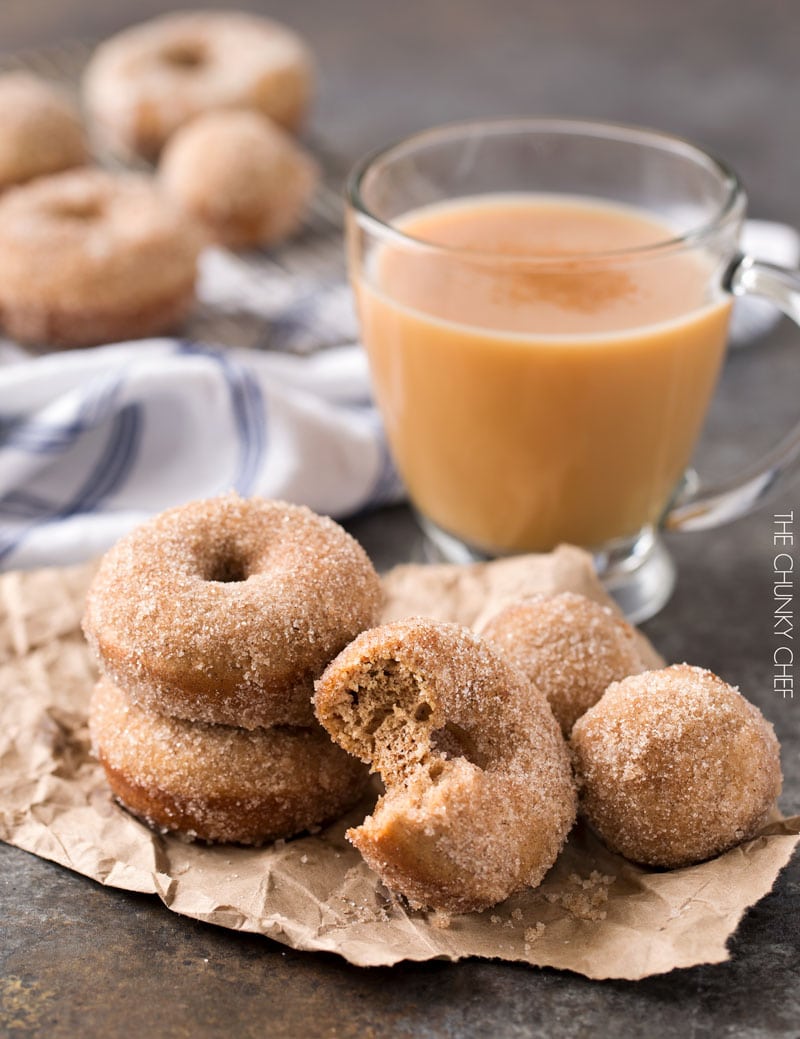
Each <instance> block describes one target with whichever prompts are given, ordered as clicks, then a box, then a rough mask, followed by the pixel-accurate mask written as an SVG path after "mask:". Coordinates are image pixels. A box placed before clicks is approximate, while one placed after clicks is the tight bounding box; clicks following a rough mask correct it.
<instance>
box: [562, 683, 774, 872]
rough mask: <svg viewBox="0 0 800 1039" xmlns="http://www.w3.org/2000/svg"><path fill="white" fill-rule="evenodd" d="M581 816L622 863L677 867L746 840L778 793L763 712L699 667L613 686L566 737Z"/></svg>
mask: <svg viewBox="0 0 800 1039" xmlns="http://www.w3.org/2000/svg"><path fill="white" fill-rule="evenodd" d="M571 742H572V749H573V752H574V755H575V763H576V768H577V772H578V781H579V787H580V792H581V807H582V810H583V812H584V813H585V815H586V817H587V819H588V820H589V822H590V823H591V824H592V826H593V827H594V829H595V830H596V831H597V832H598V834H599V835H600V836H601V837H602V839H603V840H604V841H605V843H606V844H607V845H608V846H609V847H610V848H611V849H612V850H613V851H617V852H619V853H620V854H622V855H625V856H626V858H629V859H632V860H634V861H636V862H642V863H646V864H648V865H651V866H666V867H670V868H671V867H676V866H685V865H689V864H691V863H693V862H700V861H702V860H703V859H708V858H710V857H711V856H712V855H719V854H720V853H721V852H723V851H727V850H728V849H729V848H732V847H733V846H734V845H736V844H739V843H740V842H741V841H744V840H747V839H748V838H750V837H752V836H753V835H754V834H755V833H756V831H757V830H758V828H759V827H760V826H761V825H762V824H763V823H764V822H765V821H766V818H767V815H768V813H769V811H770V809H771V808H772V806H773V805H774V803H775V799H776V798H777V796H778V794H779V793H780V790H781V780H782V777H781V768H780V753H779V747H778V741H777V739H776V738H775V732H774V730H773V728H772V726H771V725H770V724H769V723H768V722H767V721H766V720H765V719H764V717H763V715H762V714H761V712H760V711H759V710H758V708H757V707H756V706H755V705H754V704H751V703H749V702H748V701H747V700H745V698H744V697H743V696H742V695H741V693H740V692H739V690H738V689H735V688H733V687H732V686H729V685H727V684H726V683H725V682H723V681H722V679H721V678H718V677H717V676H716V675H714V674H712V673H711V672H710V671H705V670H703V669H702V668H699V667H689V666H688V665H687V664H676V665H674V666H673V667H668V668H664V669H663V670H661V671H648V672H645V673H644V674H641V675H634V676H632V677H630V678H626V679H624V680H623V681H622V682H615V683H614V684H613V685H611V686H610V687H609V688H608V690H607V691H606V693H605V694H604V695H603V697H602V699H601V700H600V701H599V702H598V703H597V704H595V706H594V707H592V708H590V709H589V710H588V711H587V712H586V714H584V715H583V717H582V718H579V719H578V721H577V722H576V723H575V727H574V728H573V730H572V740H571Z"/></svg>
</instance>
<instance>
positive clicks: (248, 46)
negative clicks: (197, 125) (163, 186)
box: [83, 11, 313, 157]
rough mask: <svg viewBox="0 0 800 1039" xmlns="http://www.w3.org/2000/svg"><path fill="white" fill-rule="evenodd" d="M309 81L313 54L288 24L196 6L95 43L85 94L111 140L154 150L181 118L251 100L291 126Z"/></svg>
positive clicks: (303, 105)
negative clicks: (187, 10) (198, 9)
mask: <svg viewBox="0 0 800 1039" xmlns="http://www.w3.org/2000/svg"><path fill="white" fill-rule="evenodd" d="M312 89H313V67H312V61H311V56H310V54H309V51H308V49H307V48H306V46H305V44H304V43H303V42H302V40H301V39H300V38H299V37H298V36H297V35H296V34H295V33H293V32H292V31H291V30H290V29H287V28H286V27H285V26H283V25H279V24H278V23H277V22H273V21H270V20H269V19H267V18H260V17H258V16H257V15H254V14H246V13H244V12H236V11H193V12H181V13H174V14H166V15H163V16H161V17H159V18H154V19H153V20H152V21H149V22H145V23H143V24H142V25H136V26H133V27H132V28H130V29H125V30H124V31H123V32H121V33H118V34H117V35H116V36H113V37H112V38H111V39H110V40H107V41H106V42H105V43H103V44H101V45H100V46H99V47H98V48H97V50H96V51H95V53H94V55H93V57H92V59H91V61H90V62H89V65H88V67H87V70H86V75H85V78H84V88H83V93H84V102H85V105H86V108H87V110H88V111H89V113H90V115H91V117H92V119H93V120H94V124H95V127H96V129H97V130H98V132H99V134H100V136H101V137H102V138H103V139H104V140H105V141H106V142H107V143H108V144H109V145H110V146H111V147H112V148H115V149H117V150H120V151H122V152H131V151H132V152H138V153H140V154H142V155H145V156H148V157H152V156H154V155H157V154H158V152H159V151H160V150H161V148H162V146H163V145H164V143H165V142H166V140H167V139H168V138H169V137H170V135H171V134H173V133H174V132H175V130H177V129H178V127H179V126H182V125H183V124H184V123H186V122H188V121H189V120H190V119H191V118H193V117H194V116H196V115H199V114H200V113H201V112H208V111H211V110H213V109H219V108H252V109H255V110H256V111H258V112H262V113H263V114H264V115H266V116H269V117H270V118H271V119H274V120H275V122H277V123H279V124H280V125H281V126H284V127H286V128H287V129H289V130H296V129H297V128H298V127H299V126H300V124H301V123H302V121H303V119H304V117H305V114H306V111H307V109H308V105H309V101H310V98H311V93H312Z"/></svg>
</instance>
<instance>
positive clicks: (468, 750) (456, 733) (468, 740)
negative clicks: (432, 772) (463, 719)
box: [431, 722, 488, 768]
mask: <svg viewBox="0 0 800 1039" xmlns="http://www.w3.org/2000/svg"><path fill="white" fill-rule="evenodd" d="M431 747H432V748H433V749H434V750H435V751H438V753H439V754H440V755H441V756H442V757H444V758H464V760H465V761H469V762H470V764H472V765H477V766H478V768H486V765H487V764H488V762H487V760H486V755H485V754H482V753H481V751H480V750H479V749H478V747H477V746H476V744H475V740H474V739H473V738H472V737H471V736H470V734H469V733H468V732H467V731H466V729H462V727H461V726H460V725H456V724H455V723H454V722H446V723H445V725H444V727H443V728H441V729H437V730H436V731H435V732H432V733H431Z"/></svg>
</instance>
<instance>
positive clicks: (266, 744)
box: [89, 680, 368, 844]
mask: <svg viewBox="0 0 800 1039" xmlns="http://www.w3.org/2000/svg"><path fill="white" fill-rule="evenodd" d="M89 728H90V731H91V736H92V744H93V747H94V752H95V754H96V756H97V757H98V758H99V760H100V762H101V764H102V765H103V769H104V771H105V773H106V777H107V779H108V783H109V786H110V787H111V790H112V792H113V793H114V795H115V797H116V798H117V799H118V800H119V801H120V802H121V803H122V804H123V805H124V806H125V807H126V808H127V809H128V810H129V811H131V812H132V813H133V814H134V815H137V816H139V817H140V818H141V819H143V820H144V821H145V822H146V823H148V825H150V826H152V827H154V828H156V829H162V830H174V831H178V832H180V833H183V834H185V835H187V836H191V837H199V838H201V839H202V840H207V841H236V842H238V843H240V844H259V843H261V842H263V841H269V840H275V839H277V838H279V837H291V836H293V835H294V834H296V833H300V832H301V831H302V830H307V829H308V828H309V827H310V826H314V825H317V824H320V823H324V822H327V821H328V820H331V819H335V818H337V817H338V816H339V815H341V814H342V813H343V812H344V811H346V810H347V809H348V808H349V807H350V806H351V805H352V804H354V803H355V801H357V800H358V798H359V797H360V796H361V794H362V793H363V792H364V788H365V786H366V781H367V776H368V773H367V770H366V769H365V768H364V766H363V765H362V764H361V763H360V762H358V761H355V760H354V759H353V758H351V757H349V756H348V755H347V754H345V753H344V751H342V750H340V749H339V748H338V747H336V746H334V744H333V743H331V741H330V740H329V739H328V737H327V736H326V734H325V733H324V732H323V731H322V730H321V729H320V728H319V727H318V726H317V727H315V728H314V729H299V728H298V729H291V728H289V729H280V728H276V729H253V730H247V729H237V728H233V727H229V726H224V725H204V724H202V723H193V722H186V721H181V720H180V719H178V718H170V717H167V716H166V715H160V714H157V713H155V712H154V711H143V710H141V708H139V707H137V706H136V705H135V704H133V703H132V702H131V701H130V699H129V698H128V697H126V696H125V694H124V693H123V692H122V691H121V690H120V689H118V688H117V687H116V686H114V685H113V684H112V683H111V682H109V681H108V680H101V681H100V682H99V683H98V684H97V686H96V687H95V691H94V694H93V697H92V702H91V709H90V716H89Z"/></svg>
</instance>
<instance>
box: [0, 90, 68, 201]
mask: <svg viewBox="0 0 800 1039" xmlns="http://www.w3.org/2000/svg"><path fill="white" fill-rule="evenodd" d="M88 161H89V150H88V147H87V144H86V134H85V133H84V129H83V126H82V125H81V121H80V119H79V117H78V113H77V111H76V110H75V108H74V106H73V105H72V104H71V102H70V100H69V98H68V97H67V95H66V94H64V92H63V91H61V90H59V89H58V88H57V87H54V86H52V85H51V84H49V83H47V82H46V81H45V80H42V79H38V78H37V77H36V76H31V75H29V74H28V73H27V72H7V73H5V74H3V75H0V191H5V190H6V188H9V187H11V186H12V185H14V184H23V183H25V181H28V180H33V178H34V177H41V176H44V175H45V174H47V173H58V172H60V171H61V170H67V169H71V168H72V167H73V166H83V165H85V164H86V163H87V162H88Z"/></svg>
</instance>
